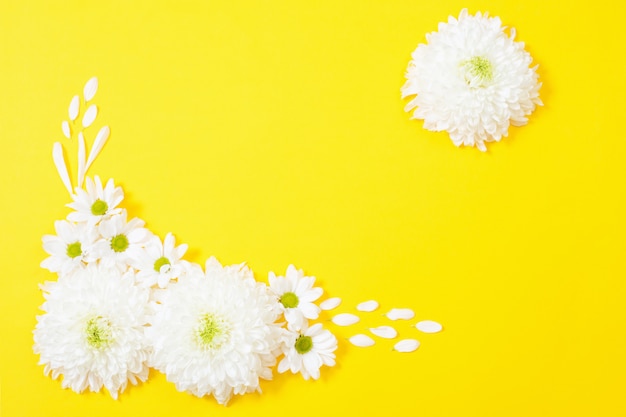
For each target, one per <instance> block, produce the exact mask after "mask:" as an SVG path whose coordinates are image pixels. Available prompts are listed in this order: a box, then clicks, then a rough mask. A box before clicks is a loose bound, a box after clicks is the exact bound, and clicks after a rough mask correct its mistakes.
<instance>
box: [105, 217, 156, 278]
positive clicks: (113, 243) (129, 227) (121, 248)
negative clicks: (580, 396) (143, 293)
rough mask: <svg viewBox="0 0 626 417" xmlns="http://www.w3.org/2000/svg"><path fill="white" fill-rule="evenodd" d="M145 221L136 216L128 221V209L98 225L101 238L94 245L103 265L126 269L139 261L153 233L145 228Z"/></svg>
mask: <svg viewBox="0 0 626 417" xmlns="http://www.w3.org/2000/svg"><path fill="white" fill-rule="evenodd" d="M144 224H145V223H144V221H143V220H140V219H138V218H134V219H132V220H131V221H129V222H126V210H123V209H122V211H121V213H119V214H117V215H115V216H113V217H111V218H110V219H109V220H108V221H106V222H101V223H100V224H99V225H98V232H99V233H100V236H101V239H100V240H98V241H97V242H96V243H95V244H94V246H93V248H94V249H93V252H94V255H96V256H97V257H98V258H99V259H100V262H101V264H102V265H103V266H105V267H109V268H112V267H117V268H119V269H120V270H121V271H124V270H125V269H126V268H127V266H133V265H135V264H137V263H138V262H139V259H140V257H141V255H142V251H143V248H144V246H145V244H146V242H147V241H148V240H149V239H150V237H151V236H152V233H151V232H150V231H149V230H148V229H146V228H144V227H143V226H144Z"/></svg>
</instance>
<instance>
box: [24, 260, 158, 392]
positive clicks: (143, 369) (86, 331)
mask: <svg viewBox="0 0 626 417" xmlns="http://www.w3.org/2000/svg"><path fill="white" fill-rule="evenodd" d="M41 289H42V290H43V291H44V295H45V298H46V301H45V303H44V304H43V305H42V306H41V309H42V310H43V311H44V314H43V315H40V316H38V317H37V326H36V327H35V330H34V332H33V333H34V339H35V345H34V351H35V353H36V354H39V355H40V360H39V364H40V365H44V373H45V374H46V375H51V376H52V378H53V379H57V378H58V377H59V376H62V377H63V380H62V384H61V385H62V386H63V388H70V389H72V390H73V391H75V392H78V393H80V392H83V391H85V390H87V389H89V390H90V391H93V392H97V391H100V390H101V389H102V388H106V389H107V390H108V391H109V393H110V394H111V396H112V397H113V398H117V396H118V394H119V393H120V392H122V391H124V389H125V388H126V386H127V384H128V382H130V383H131V384H133V385H134V384H136V383H137V382H138V381H145V380H146V379H147V378H148V365H147V362H148V357H149V352H150V347H149V345H148V344H147V341H146V338H145V333H144V329H145V326H146V324H147V323H148V317H149V316H150V314H151V311H150V309H149V303H148V299H149V291H148V290H147V289H142V288H140V287H139V286H137V285H135V284H134V277H132V276H129V275H128V274H126V275H122V274H121V273H120V272H119V271H118V270H117V269H107V268H102V267H100V266H97V265H96V264H90V265H89V266H87V267H86V268H85V269H81V270H77V271H76V272H74V273H72V274H61V275H60V276H59V280H58V281H56V282H46V283H45V284H43V285H42V286H41Z"/></svg>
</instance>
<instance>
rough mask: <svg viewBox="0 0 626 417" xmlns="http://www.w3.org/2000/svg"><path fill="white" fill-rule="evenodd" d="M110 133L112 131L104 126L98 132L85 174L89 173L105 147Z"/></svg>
mask: <svg viewBox="0 0 626 417" xmlns="http://www.w3.org/2000/svg"><path fill="white" fill-rule="evenodd" d="M110 133H111V129H109V126H102V128H101V129H100V130H99V131H98V134H97V135H96V139H95V140H94V142H93V146H92V147H91V152H89V159H87V164H86V165H85V172H87V170H88V169H89V167H90V166H91V164H92V163H93V161H94V160H95V159H96V157H97V156H98V154H99V153H100V151H101V150H102V148H103V147H104V144H105V143H106V141H107V139H108V138H109V134H110Z"/></svg>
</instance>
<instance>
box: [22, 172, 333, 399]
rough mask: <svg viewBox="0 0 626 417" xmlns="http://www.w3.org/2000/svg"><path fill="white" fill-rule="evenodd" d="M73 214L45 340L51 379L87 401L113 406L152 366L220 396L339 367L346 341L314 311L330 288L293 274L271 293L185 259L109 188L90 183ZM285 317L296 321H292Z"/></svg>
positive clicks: (53, 244)
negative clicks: (100, 396)
mask: <svg viewBox="0 0 626 417" xmlns="http://www.w3.org/2000/svg"><path fill="white" fill-rule="evenodd" d="M85 185H86V190H82V189H77V190H76V193H75V194H74V195H73V200H74V201H73V202H72V203H71V204H68V207H70V208H72V209H73V210H74V211H72V212H71V213H70V214H69V215H68V216H67V219H66V220H61V221H57V222H56V223H55V229H56V231H57V235H46V236H44V237H43V246H44V250H45V251H46V252H48V254H49V255H50V256H49V257H48V258H47V259H45V260H44V261H43V262H42V263H41V265H42V267H44V268H46V269H48V270H50V271H51V272H55V273H57V274H58V277H59V279H58V280H57V281H55V282H46V283H45V284H44V285H42V287H41V288H42V290H43V291H44V295H45V297H46V299H47V301H46V302H45V303H44V305H43V306H42V310H43V311H44V312H45V314H44V315H41V316H38V318H37V319H38V323H37V326H36V328H35V331H34V335H35V347H34V350H35V352H36V353H38V354H40V357H41V359H40V363H41V364H43V365H45V373H46V374H51V375H52V377H53V378H57V377H58V376H61V375H62V376H63V386H64V387H69V388H71V389H73V390H74V391H76V392H82V391H84V390H85V389H87V388H89V389H90V390H91V391H99V390H100V389H102V387H105V388H106V389H107V390H108V391H109V392H110V393H111V395H112V396H113V397H115V398H116V397H117V395H118V393H119V392H121V391H123V390H124V388H125V387H126V385H127V383H128V381H130V382H131V383H133V384H135V383H136V382H137V381H138V380H139V381H145V380H146V378H147V376H148V368H149V366H151V367H154V368H156V369H158V370H160V371H162V372H163V373H165V375H166V376H167V378H168V380H169V381H171V382H173V383H175V384H176V387H177V388H178V389H179V390H180V391H186V392H189V393H192V394H194V395H197V396H200V397H201V396H205V395H213V396H214V397H215V399H216V400H217V401H218V402H219V403H220V404H226V403H227V402H228V401H229V399H230V398H231V397H232V395H233V394H245V393H249V392H254V391H260V387H259V381H260V379H271V378H272V369H273V367H274V366H275V365H276V364H277V363H278V360H279V359H281V357H282V359H281V360H280V364H279V366H278V371H279V372H285V371H286V370H287V369H291V371H292V372H294V373H298V372H299V373H301V374H302V376H303V377H304V378H305V379H309V378H310V377H312V378H313V379H317V378H319V377H320V368H321V366H322V365H327V366H333V365H334V364H335V354H334V351H335V350H336V348H337V339H336V338H335V336H334V335H332V334H331V333H330V332H329V331H328V330H324V329H323V328H322V326H321V324H315V325H313V326H311V327H309V323H308V319H315V318H317V317H318V315H319V312H320V308H319V307H318V306H316V305H315V304H313V301H315V300H317V299H318V298H319V297H320V296H321V295H322V289H321V288H316V287H313V284H314V281H315V278H313V277H305V276H304V274H303V272H302V271H301V270H296V268H295V267H294V266H293V265H290V266H289V268H288V269H287V276H286V277H276V275H275V274H274V273H270V276H269V281H270V285H269V286H268V285H266V284H265V283H262V282H258V281H256V280H255V279H254V276H253V273H252V271H251V270H250V269H249V268H247V267H246V266H245V265H232V266H222V265H221V264H220V263H219V262H218V261H217V260H216V259H215V258H211V259H209V260H208V261H207V263H206V265H205V268H204V270H203V268H202V267H201V266H200V265H198V264H194V263H191V262H188V261H186V260H183V259H182V257H183V255H184V254H185V252H186V249H187V245H179V246H176V245H175V240H174V236H173V235H172V234H171V233H169V234H167V236H166V237H165V239H164V241H161V239H160V238H158V237H157V236H155V235H154V234H153V233H151V232H150V231H149V230H148V229H146V228H144V222H143V221H142V220H140V219H137V218H134V219H132V220H130V221H128V220H127V212H126V210H125V209H123V208H120V207H118V206H119V204H120V203H121V202H122V200H123V198H124V195H123V191H122V189H121V188H120V187H115V185H114V183H113V181H112V180H109V181H108V182H107V184H106V185H105V186H104V187H103V185H102V182H101V181H100V178H98V177H97V176H96V177H95V178H94V179H93V180H92V179H91V178H87V179H86V182H85ZM283 313H284V318H285V320H286V321H283V320H282V317H283Z"/></svg>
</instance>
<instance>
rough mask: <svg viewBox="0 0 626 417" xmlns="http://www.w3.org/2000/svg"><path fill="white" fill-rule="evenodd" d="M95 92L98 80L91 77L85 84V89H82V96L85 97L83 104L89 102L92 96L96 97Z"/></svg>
mask: <svg viewBox="0 0 626 417" xmlns="http://www.w3.org/2000/svg"><path fill="white" fill-rule="evenodd" d="M96 91H98V78H97V77H93V78H91V79H90V80H89V81H87V83H86V84H85V88H84V89H83V96H84V97H85V102H87V101H89V100H91V99H92V98H93V96H95V95H96Z"/></svg>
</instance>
